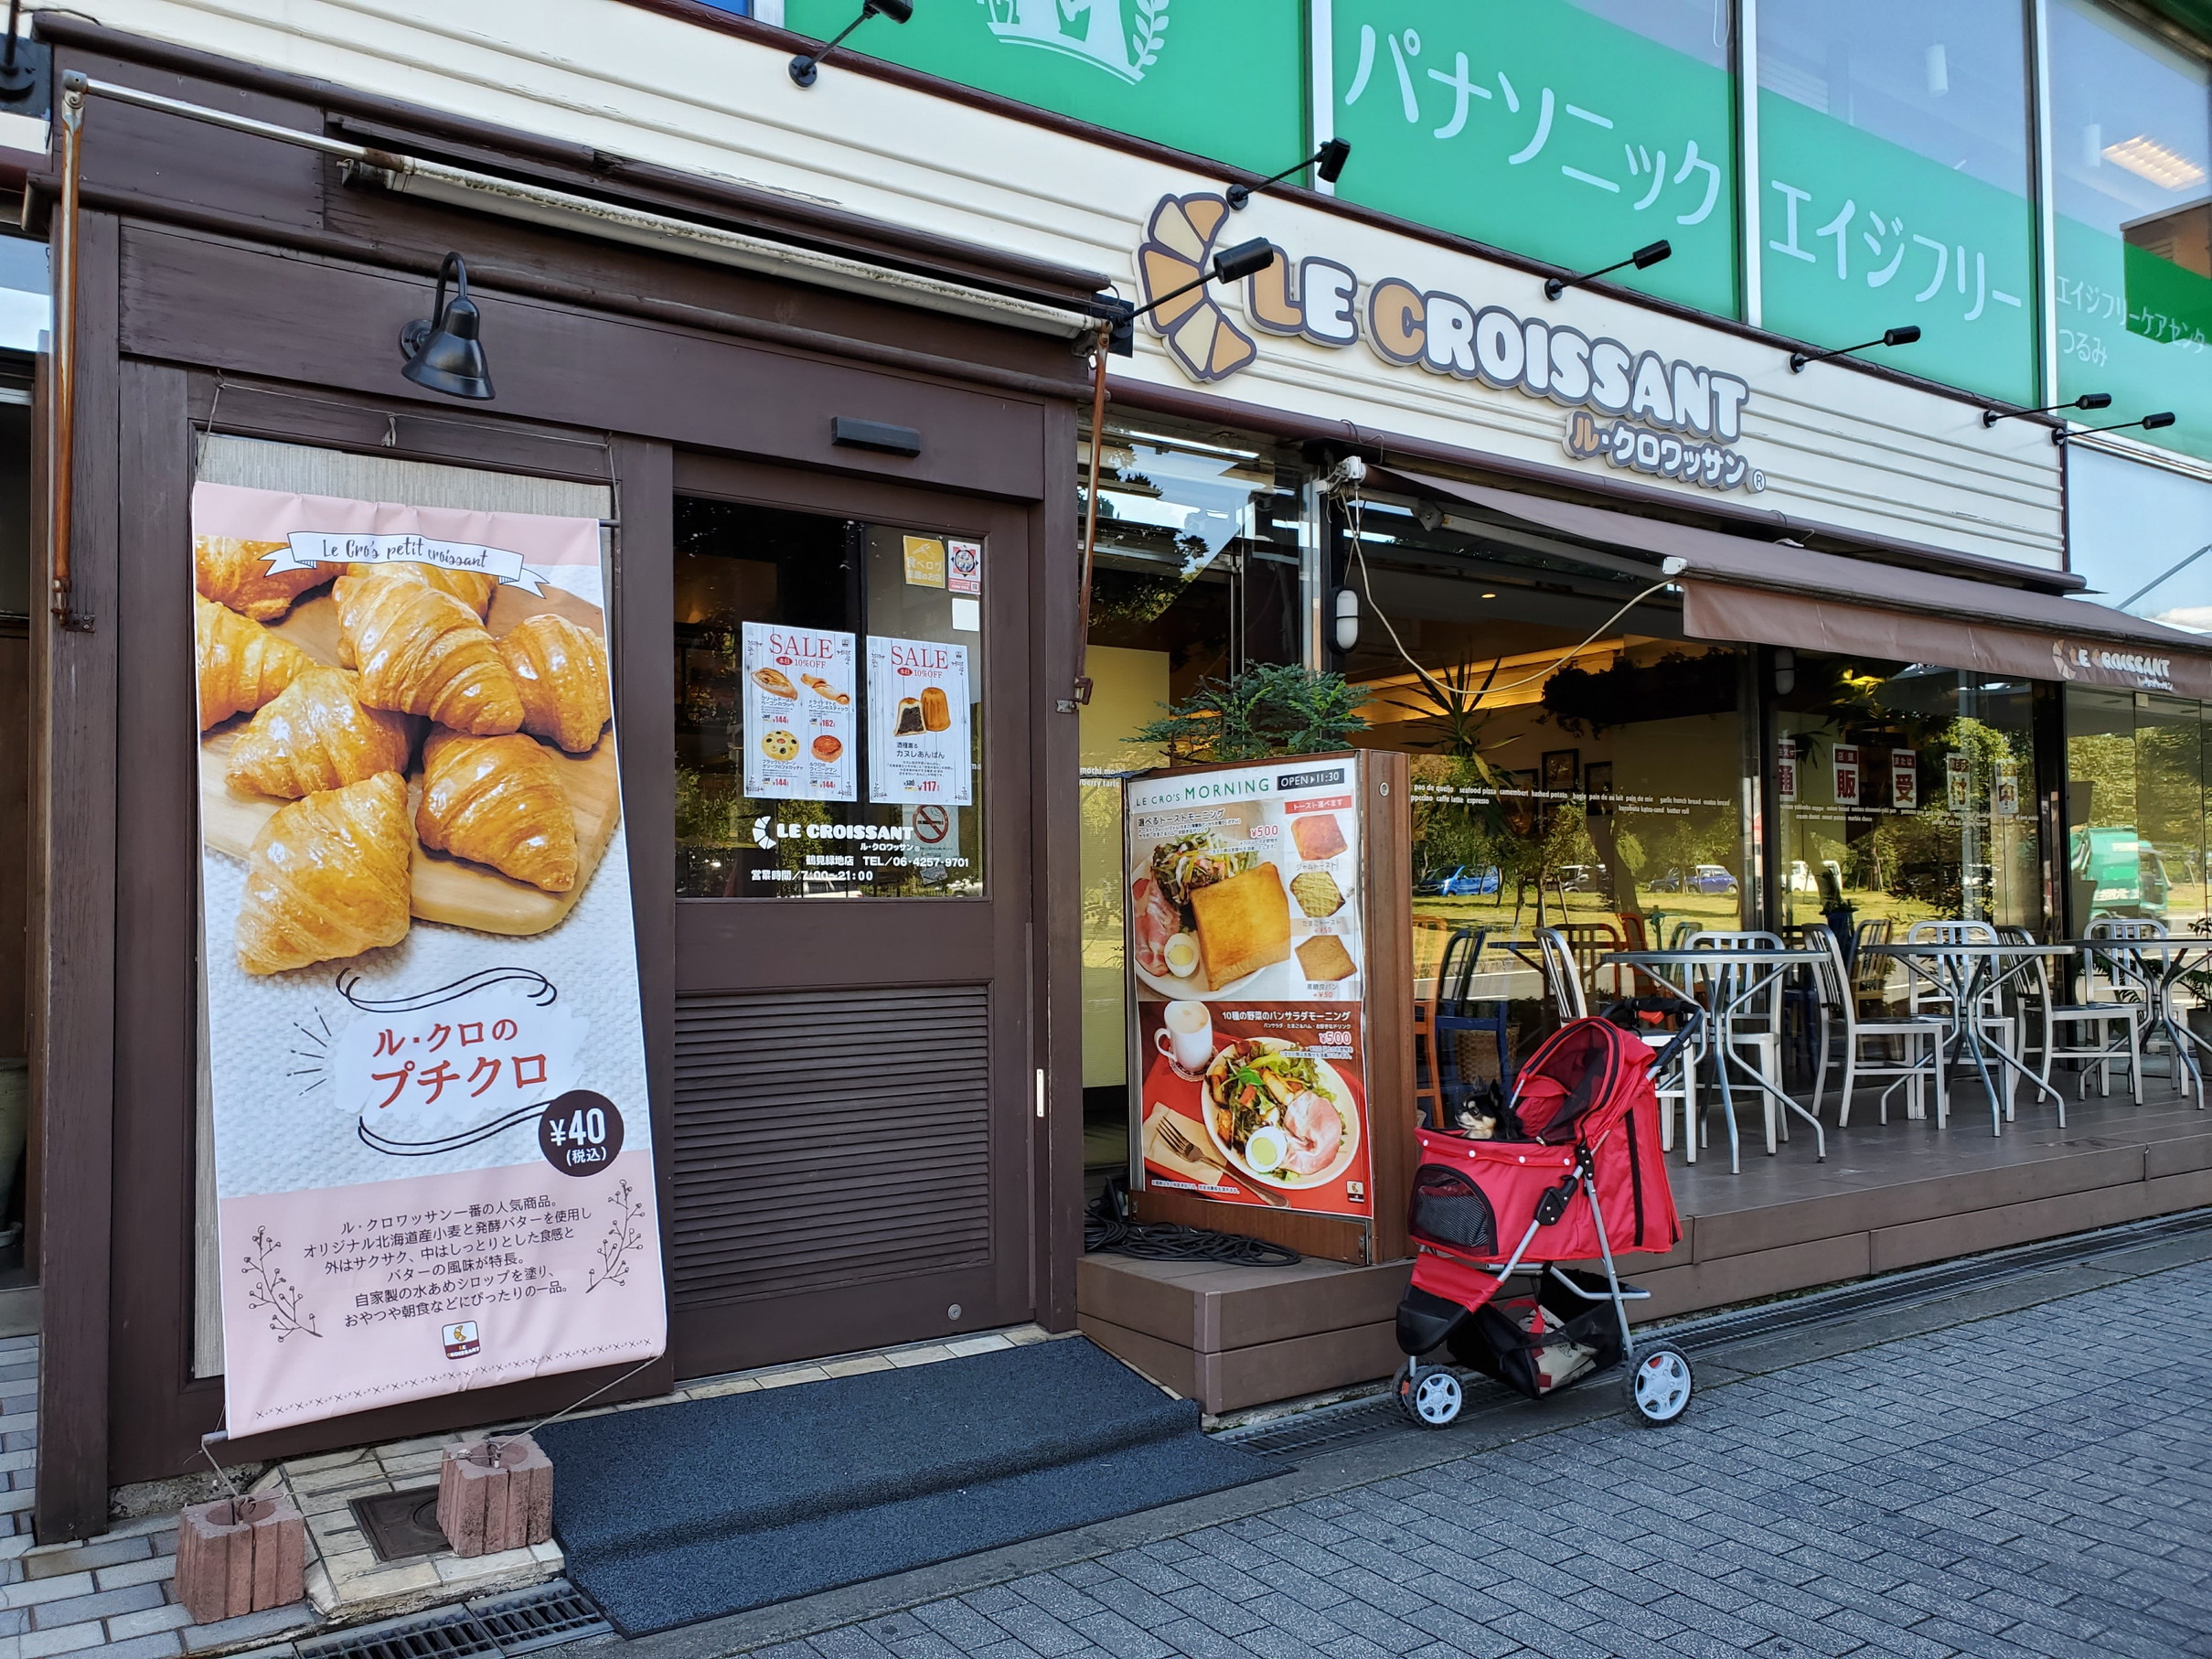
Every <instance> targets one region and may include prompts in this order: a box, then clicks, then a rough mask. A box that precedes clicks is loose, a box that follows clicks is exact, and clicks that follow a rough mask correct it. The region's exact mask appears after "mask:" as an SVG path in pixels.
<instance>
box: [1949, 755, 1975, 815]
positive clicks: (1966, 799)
mask: <svg viewBox="0 0 2212 1659" xmlns="http://www.w3.org/2000/svg"><path fill="white" fill-rule="evenodd" d="M1943 798H1944V802H1945V804H1946V805H1947V806H1949V807H1950V809H1951V810H1952V811H1953V812H1964V811H1966V810H1967V809H1968V808H1970V807H1972V805H1973V800H1974V763H1973V762H1972V761H1971V760H1969V759H1967V758H1966V756H1965V755H1945V756H1944V757H1943Z"/></svg>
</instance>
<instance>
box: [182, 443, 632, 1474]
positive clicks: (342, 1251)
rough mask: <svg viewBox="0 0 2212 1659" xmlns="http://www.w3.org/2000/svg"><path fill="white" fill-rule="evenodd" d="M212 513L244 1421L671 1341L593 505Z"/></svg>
mask: <svg viewBox="0 0 2212 1659" xmlns="http://www.w3.org/2000/svg"><path fill="white" fill-rule="evenodd" d="M192 519H193V537H194V547H193V556H194V577H195V585H196V586H197V589H198V596H197V597H196V599H195V600H194V632H195V641H196V646H197V653H196V655H197V662H198V705H199V808H200V838H201V916H202V924H203V926H204V929H205V947H204V949H203V952H202V956H201V960H202V962H203V964H204V972H205V974H206V977H207V1008H208V1044H209V1051H208V1070H209V1075H210V1077H211V1081H212V1089H213V1101H212V1106H213V1118H214V1125H215V1149H214V1150H215V1175H216V1188H217V1193H218V1207H217V1225H218V1226H219V1233H220V1240H221V1248H220V1261H221V1268H222V1311H223V1339H224V1350H225V1375H224V1388H225V1399H226V1404H227V1407H228V1413H229V1427H230V1432H231V1433H232V1434H233V1435H243V1434H254V1433H259V1432H261V1431H262V1430H264V1429H275V1428H279V1427H281V1426H283V1425H285V1424H288V1423H299V1422H305V1421H310V1420H313V1419H315V1418H331V1417H342V1416H346V1415H347V1414H349V1413H353V1412H357V1411H363V1410H367V1409H369V1408H371V1407H379V1406H388V1405H392V1404H396V1403H398V1402H400V1401H403V1400H411V1399H421V1398H424V1397H430V1396H434V1395H441V1394H448V1393H454V1392H457V1391H459V1390H462V1389H467V1388H482V1387H488V1386H494V1385H497V1384H500V1383H507V1382H514V1381H518V1380H521V1379H523V1378H527V1377H533V1376H541V1375H549V1374H552V1373H558V1372H564V1371H579V1370H584V1369H590V1368H597V1367H604V1366H609V1365H623V1364H635V1363H636V1362H638V1361H641V1360H645V1359H648V1358H650V1357H652V1356H654V1355H656V1354H659V1353H660V1352H662V1350H663V1349H664V1348H665V1346H666V1344H667V1330H666V1319H665V1313H664V1304H663V1298H662V1290H661V1262H660V1236H659V1226H658V1222H657V1216H656V1214H655V1203H654V1180H653V1149H652V1126H651V1117H650V1113H649V1111H648V1109H647V1096H646V1069H645V1048H644V1040H643V1032H642V1026H641V1023H640V1021H639V1014H638V993H637V963H636V946H635V934H634V932H633V927H632V920H631V903H630V883H629V860H628V854H627V850H626V848H625V843H624V837H623V832H622V827H621V821H620V818H621V788H620V775H619V772H618V769H617V766H616V761H615V749H614V732H613V730H612V715H613V707H612V691H613V687H612V681H611V677H610V674H609V667H608V652H607V647H606V621H605V612H604V573H603V570H602V566H601V559H600V547H599V527H598V524H597V523H596V521H594V520H593V519H562V518H550V517H538V516H532V515H525V514H511V513H480V512H468V511H462V510H457V509H450V508H410V507H400V506H393V505H390V504H386V503H378V502H372V501H358V500H347V499H338V498H327V497H315V496H296V495H287V494H283V493H281V492H276V491H269V490H260V489H246V488H240V487H232V486H227V485H216V484H201V485H199V486H198V487H197V488H196V490H195V491H194V494H193V500H192ZM179 579H180V580H181V579H182V574H181V573H179Z"/></svg>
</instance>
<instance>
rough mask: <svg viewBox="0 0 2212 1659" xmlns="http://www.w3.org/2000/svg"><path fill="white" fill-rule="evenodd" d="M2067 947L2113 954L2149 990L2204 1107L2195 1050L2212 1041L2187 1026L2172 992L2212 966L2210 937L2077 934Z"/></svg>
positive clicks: (2157, 1021) (2156, 1018) (2155, 1020)
mask: <svg viewBox="0 0 2212 1659" xmlns="http://www.w3.org/2000/svg"><path fill="white" fill-rule="evenodd" d="M2067 948H2068V950H2078V951H2082V952H2084V953H2085V954H2088V953H2094V954H2096V955H2100V956H2103V957H2106V958H2110V960H2111V961H2112V964H2113V966H2114V967H2115V968H2117V969H2119V970H2120V972H2121V974H2123V975H2125V976H2126V977H2127V978H2129V979H2133V980H2134V981H2135V982H2136V983H2137V984H2138V985H2140V986H2142V987H2143V990H2145V991H2146V992H2147V993H2148V994H2149V996H2150V999H2151V1010H2152V1019H2151V1024H2152V1026H2153V1029H2155V1030H2158V1031H2163V1032H2164V1033H2165V1034H2166V1041H2167V1042H2169V1043H2171V1044H2173V1045H2174V1054H2175V1064H2176V1065H2179V1066H2181V1067H2182V1068H2183V1069H2184V1070H2185V1072H2186V1073H2187V1089H2188V1092H2189V1093H2190V1094H2192V1095H2194V1096H2195V1097H2196V1107H2197V1109H2198V1110H2199V1111H2202V1110H2203V1109H2204V1104H2205V1074H2204V1071H2203V1069H2202V1068H2201V1067H2200V1066H2199V1065H2197V1063H2196V1050H2197V1049H2199V1048H2203V1049H2206V1050H2207V1051H2212V1044H2207V1042H2206V1041H2205V1040H2204V1039H2203V1038H2202V1037H2200V1036H2198V1035H2197V1034H2196V1033H2195V1032H2193V1031H2191V1030H2190V1029H2189V1022H2187V1021H2186V1020H2185V1019H2184V1018H2183V1017H2182V1015H2181V1011H2179V1010H2178V1009H2176V1008H2175V1006H2174V992H2175V989H2176V988H2177V987H2178V986H2179V985H2180V983H2181V981H2182V980H2183V979H2185V978H2186V977H2187V976H2188V975H2190V974H2193V973H2196V972H2198V971H2200V970H2202V969H2205V968H2206V967H2207V966H2212V938H2181V939H2076V940H2074V941H2073V942H2072V943H2071V944H2069V945H2068V947H2067ZM2144 1034H2145V1035H2146V1036H2147V1035H2149V1033H2147V1032H2146V1033H2144ZM2059 1121H2060V1122H2064V1121H2065V1119H2064V1118H2061V1119H2059Z"/></svg>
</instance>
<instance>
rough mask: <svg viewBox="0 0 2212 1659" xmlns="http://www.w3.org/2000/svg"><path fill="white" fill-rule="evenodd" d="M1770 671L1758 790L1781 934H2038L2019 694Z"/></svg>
mask: <svg viewBox="0 0 2212 1659" xmlns="http://www.w3.org/2000/svg"><path fill="white" fill-rule="evenodd" d="M1784 661H1785V664H1786V666H1784V667H1782V668H1780V669H1778V670H1777V680H1778V686H1777V692H1776V696H1775V700H1774V719H1773V732H1774V740H1775V753H1774V755H1773V757H1772V769H1771V773H1770V776H1771V777H1772V779H1773V784H1774V802H1775V805H1774V823H1775V828H1776V841H1775V855H1774V857H1775V879H1776V886H1777V888H1778V889H1779V901H1780V904H1781V909H1782V914H1783V915H1784V917H1785V918H1786V920H1787V921H1788V922H1790V923H1791V924H1796V925H1802V924H1806V923H1818V922H1822V921H1823V920H1825V921H1829V922H1831V923H1832V924H1833V923H1841V924H1843V925H1844V926H1851V927H1856V926H1858V925H1859V924H1861V923H1865V922H1870V921H1886V922H1888V923H1889V924H1890V926H1891V927H1892V929H1893V931H1894V932H1895V934H1896V935H1897V937H1903V935H1904V933H1905V931H1906V929H1907V928H1908V927H1909V926H1911V925H1912V924H1913V923H1915V922H1919V921H1926V920H1930V919H1935V918H1943V919H1950V918H1965V919H1968V920H1972V921H1985V922H1992V923H1995V924H1997V925H1998V926H2016V927H2026V928H2029V929H2031V930H2039V929H2040V928H2041V927H2042V926H2043V920H2044V916H2043V865H2042V840H2041V834H2040V830H2039V820H2038V819H2037V816H2036V800H2037V798H2038V797H2037V795H2036V765H2035V760H2036V753H2035V741H2034V714H2033V704H2034V685H2033V682H2031V681H2028V680H1995V679H1992V678H1990V677H1988V676H1986V675H1982V674H1970V673H1961V672H1959V671H1956V670H1954V669H1940V668H1928V667H1924V666H1922V665H1920V664H1918V663H1895V662H1873V661H1867V660H1864V659H1858V658H1845V657H1816V656H1813V655H1812V654H1811V653H1809V652H1802V651H1801V652H1798V653H1796V654H1795V655H1794V657H1793V658H1785V659H1784ZM1784 687H1786V688H1787V689H1786V690H1785V689H1783V688H1784Z"/></svg>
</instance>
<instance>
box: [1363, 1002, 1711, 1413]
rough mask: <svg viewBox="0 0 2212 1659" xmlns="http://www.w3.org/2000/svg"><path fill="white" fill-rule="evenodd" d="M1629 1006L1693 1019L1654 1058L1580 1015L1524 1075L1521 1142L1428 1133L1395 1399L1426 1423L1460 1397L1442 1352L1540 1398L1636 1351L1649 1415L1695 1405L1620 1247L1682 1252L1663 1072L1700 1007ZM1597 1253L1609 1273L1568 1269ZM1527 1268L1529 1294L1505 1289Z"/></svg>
mask: <svg viewBox="0 0 2212 1659" xmlns="http://www.w3.org/2000/svg"><path fill="white" fill-rule="evenodd" d="M1622 1006H1623V1008H1632V1009H1635V1010H1637V1011H1642V1012H1649V1013H1658V1012H1665V1013H1671V1014H1675V1015H1679V1016H1680V1017H1681V1018H1682V1019H1683V1022H1684V1026H1683V1030H1682V1031H1681V1032H1680V1033H1678V1034H1677V1035H1676V1036H1675V1038H1674V1040H1673V1042H1672V1044H1670V1045H1669V1046H1668V1047H1667V1048H1666V1049H1665V1050H1664V1051H1662V1052H1660V1053H1657V1054H1654V1052H1653V1051H1652V1049H1651V1047H1650V1046H1649V1045H1648V1044H1645V1043H1644V1042H1643V1041H1642V1040H1641V1039H1640V1038H1638V1037H1635V1036H1631V1035H1630V1033H1627V1032H1625V1031H1623V1030H1621V1029H1620V1028H1619V1026H1617V1025H1614V1024H1612V1023H1611V1022H1609V1021H1607V1020H1588V1019H1586V1020H1575V1021H1571V1022H1568V1023H1567V1024H1565V1025H1563V1026H1561V1027H1560V1028H1559V1030H1558V1031H1557V1032H1555V1033H1553V1035H1552V1036H1551V1037H1550V1039H1549V1040H1547V1041H1546V1042H1545V1043H1544V1045H1543V1046H1542V1047H1541V1048H1539V1049H1537V1051H1536V1052H1535V1053H1534V1054H1533V1055H1531V1056H1530V1057H1529V1061H1528V1064H1527V1065H1524V1066H1523V1067H1522V1069H1521V1074H1520V1076H1519V1077H1518V1078H1517V1079H1516V1081H1515V1083H1514V1086H1513V1097H1512V1109H1510V1110H1509V1111H1507V1112H1505V1113H1503V1114H1502V1115H1501V1121H1500V1125H1499V1128H1500V1131H1501V1134H1509V1135H1510V1134H1512V1133H1513V1131H1514V1129H1515V1128H1516V1124H1515V1121H1514V1120H1515V1119H1516V1118H1517V1119H1518V1124H1517V1129H1518V1136H1519V1138H1517V1139H1501V1140H1467V1139H1465V1138H1464V1137H1462V1136H1459V1135H1448V1134H1436V1133H1432V1132H1430V1131H1428V1130H1426V1129H1424V1130H1422V1131H1421V1132H1420V1141H1421V1165H1420V1168H1419V1170H1418V1172H1416V1175H1415V1177H1414V1189H1413V1204H1412V1214H1411V1216H1410V1218H1409V1220H1410V1228H1411V1231H1412V1234H1413V1237H1414V1242H1415V1246H1416V1255H1415V1258H1414V1269H1413V1285H1412V1288H1411V1289H1409V1290H1407V1291H1406V1292H1405V1300H1403V1301H1401V1302H1400V1303H1399V1304H1398V1321H1397V1324H1398V1347H1399V1348H1400V1350H1401V1351H1403V1352H1404V1353H1405V1355H1406V1361H1405V1365H1404V1366H1403V1367H1401V1368H1400V1370H1399V1372H1398V1375H1397V1398H1398V1404H1399V1406H1400V1407H1402V1408H1403V1409H1404V1410H1405V1414H1406V1415H1407V1416H1408V1417H1410V1418H1412V1419H1413V1420H1414V1421H1415V1422H1416V1423H1419V1424H1421V1425H1423V1426H1424V1427H1427V1428H1430V1429H1441V1428H1443V1427H1444V1426H1445V1425H1446V1424H1448V1423H1449V1422H1451V1421H1452V1420H1453V1419H1454V1418H1457V1417H1458V1416H1459V1407H1460V1405H1461V1403H1462V1390H1461V1388H1460V1386H1459V1377H1458V1376H1457V1375H1455V1374H1454V1373H1453V1372H1452V1371H1450V1370H1449V1369H1448V1368H1447V1367H1445V1366H1443V1365H1423V1364H1422V1363H1421V1355H1423V1354H1428V1353H1432V1352H1434V1351H1435V1350H1436V1349H1437V1348H1439V1347H1442V1348H1445V1349H1448V1351H1449V1353H1450V1354H1451V1355H1452V1357H1453V1358H1454V1359H1456V1360H1458V1361H1459V1363H1460V1364H1462V1365H1470V1366H1472V1367H1473V1368H1474V1369H1476V1370H1478V1371H1480V1372H1483V1373H1485V1374H1486V1375H1491V1376H1493V1377H1495V1378H1497V1379H1498V1380H1499V1381H1500V1382H1501V1383H1504V1384H1505V1385H1506V1386H1508V1387H1511V1388H1513V1389H1515V1390H1517V1391H1518V1392H1520V1393H1522V1394H1524V1395H1527V1396H1528V1397H1530V1398H1532V1399H1538V1398H1542V1397H1544V1395H1547V1394H1553V1393H1556V1392H1557V1391H1558V1390H1559V1389H1561V1388H1564V1387H1566V1386H1570V1385H1571V1384H1574V1383H1576V1382H1578V1381H1580V1380H1581V1379H1582V1378H1583V1377H1585V1376H1587V1375H1592V1374H1594V1373H1596V1372H1598V1371H1601V1370H1603V1369H1605V1368H1606V1367H1607V1366H1608V1365H1612V1364H1613V1363H1614V1362H1615V1361H1617V1360H1622V1359H1625V1360H1626V1361H1627V1362H1628V1373H1627V1377H1626V1392H1627V1395H1628V1405H1629V1410H1630V1414H1631V1415H1632V1416H1633V1417H1634V1418H1636V1420H1637V1421H1638V1422H1640V1423H1650V1424H1657V1423H1671V1422H1672V1421H1674V1420H1675V1419H1676V1418H1679V1417H1681V1416H1682V1414H1683V1412H1684V1411H1685V1410H1687V1409H1688V1407H1689V1404H1690V1391H1691V1387H1692V1379H1691V1375H1690V1361H1689V1358H1688V1356H1687V1355H1685V1354H1683V1352H1682V1350H1681V1349H1679V1348H1676V1347H1674V1346H1672V1345H1671V1344H1669V1343H1645V1344H1644V1345H1643V1346H1642V1347H1641V1348H1640V1349H1639V1348H1638V1346H1637V1344H1636V1341H1635V1339H1634V1337H1633V1336H1631V1335H1630V1332H1629V1315H1628V1304H1629V1303H1630V1301H1634V1300H1642V1299H1644V1298H1645V1297H1648V1296H1649V1295H1650V1294H1651V1292H1650V1291H1648V1290H1637V1289H1636V1288H1635V1287H1633V1286H1631V1285H1624V1284H1622V1283H1621V1282H1620V1276H1619V1271H1618V1270H1617V1269H1616V1268H1615V1266H1614V1260H1613V1253H1614V1251H1615V1249H1616V1248H1619V1249H1622V1250H1666V1249H1671V1248H1672V1247H1673V1245H1674V1243H1675V1241H1676V1240H1677V1239H1678V1238H1680V1237H1681V1236H1682V1235H1681V1228H1680V1226H1678V1225H1677V1223H1676V1220H1675V1215H1674V1197H1673V1194H1672V1193H1671V1192H1670V1191H1669V1190H1668V1187H1667V1170H1666V1164H1665V1162H1664V1161H1663V1159H1662V1155H1661V1151H1660V1141H1659V1133H1660V1126H1659V1101H1658V1098H1657V1097H1656V1096H1655V1095H1654V1094H1653V1092H1652V1087H1651V1069H1652V1067H1653V1066H1654V1065H1662V1066H1663V1065H1669V1064H1672V1061H1673V1058H1674V1056H1675V1054H1676V1051H1677V1049H1678V1048H1679V1047H1680V1045H1681V1044H1683V1043H1686V1042H1688V1041H1689V1040H1690V1038H1691V1035H1692V1033H1693V1032H1694V1029H1695V1026H1696V1023H1697V1021H1698V1018H1699V1011H1698V1010H1697V1009H1696V1008H1695V1007H1694V1005H1692V1004H1685V1003H1681V1002H1677V1001H1674V1000H1673V999H1672V998H1660V999H1644V1000H1642V1001H1638V1002H1635V1003H1630V1004H1624V1005H1622ZM1620 1011H1622V1009H1621V1008H1616V1009H1615V1010H1613V1012H1616V1013H1618V1012H1620ZM1593 1257H1595V1258H1598V1259H1599V1260H1601V1261H1602V1262H1603V1263H1604V1264H1605V1272H1604V1273H1603V1274H1602V1275H1600V1274H1597V1273H1590V1272H1585V1271H1581V1270H1579V1269H1576V1268H1569V1267H1566V1266H1565V1263H1567V1262H1572V1261H1587V1260H1588V1259H1590V1258H1593ZM1516 1275H1518V1276H1519V1278H1520V1280H1521V1283H1520V1284H1518V1285H1516V1286H1515V1287H1514V1291H1515V1293H1514V1294H1512V1295H1501V1291H1502V1290H1505V1289H1506V1287H1507V1283H1508V1281H1509V1280H1512V1279H1515V1277H1516Z"/></svg>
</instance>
